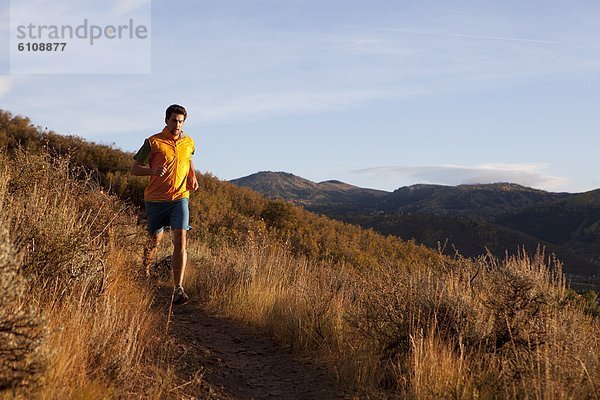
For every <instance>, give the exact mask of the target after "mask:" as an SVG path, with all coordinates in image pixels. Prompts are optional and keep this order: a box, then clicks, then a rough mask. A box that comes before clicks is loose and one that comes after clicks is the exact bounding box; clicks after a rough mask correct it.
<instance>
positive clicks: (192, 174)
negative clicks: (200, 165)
mask: <svg viewBox="0 0 600 400" xmlns="http://www.w3.org/2000/svg"><path fill="white" fill-rule="evenodd" d="M188 184H190V185H191V186H192V190H193V191H194V192H195V191H196V190H198V187H199V186H200V184H199V183H198V178H196V169H194V162H193V161H192V160H190V170H189V172H188Z"/></svg>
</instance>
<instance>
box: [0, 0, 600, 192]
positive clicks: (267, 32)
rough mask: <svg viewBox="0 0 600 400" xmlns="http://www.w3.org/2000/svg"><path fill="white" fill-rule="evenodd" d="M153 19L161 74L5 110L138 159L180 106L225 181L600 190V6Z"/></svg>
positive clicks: (96, 84) (190, 7) (305, 5)
mask: <svg viewBox="0 0 600 400" xmlns="http://www.w3.org/2000/svg"><path fill="white" fill-rule="evenodd" d="M63 1H67V0H61V1H59V2H61V3H62V2H63ZM69 1H72V0H69ZM41 3H44V2H41ZM45 3H47V4H48V5H49V6H51V5H52V4H54V3H55V2H50V1H46V2H45ZM0 4H3V6H2V8H0V13H1V14H0V19H2V18H4V20H6V16H7V15H8V2H7V1H6V0H0ZM90 4H95V6H94V7H96V8H97V7H98V3H97V2H96V3H94V2H90ZM103 4H104V3H103ZM106 4H107V7H109V6H110V7H115V6H118V7H119V8H121V9H126V10H130V9H135V8H136V7H147V6H148V4H149V2H146V1H144V0H127V1H117V0H110V1H106ZM151 6H152V31H151V36H152V64H151V73H150V74H144V75H114V74H113V75H3V76H0V108H2V109H5V110H9V111H11V112H12V113H13V114H20V115H25V116H28V117H30V118H31V119H32V121H33V123H34V124H36V125H40V126H43V127H46V126H47V127H48V128H50V129H52V130H54V131H56V132H59V133H65V134H75V135H78V136H81V137H84V138H86V139H89V140H92V141H96V142H100V143H114V144H115V146H117V147H119V148H122V149H125V150H128V151H134V150H136V149H137V148H138V147H139V146H140V145H141V143H142V142H143V139H144V138H145V137H147V136H149V135H150V134H152V133H155V132H158V131H160V130H161V129H162V127H163V118H164V109H165V108H166V106H168V105H169V104H171V103H179V104H182V105H184V106H186V108H187V109H188V112H189V117H188V121H187V122H186V127H185V131H186V132H187V133H188V134H190V135H191V136H192V137H194V139H195V140H196V143H197V153H196V154H197V155H196V157H195V165H196V167H197V168H198V169H200V170H201V171H203V172H204V171H208V172H211V173H213V174H215V175H216V176H218V177H219V178H222V179H233V178H237V177H241V176H245V175H248V174H251V173H254V172H257V171H263V170H271V171H286V172H291V173H293V174H295V175H299V176H302V177H305V178H308V179H311V180H314V181H321V180H326V179H338V180H342V181H345V182H348V183H351V184H354V185H358V186H364V187H373V188H379V189H385V190H394V189H396V188H398V187H400V186H404V185H410V184H414V183H438V184H449V185H456V184H461V183H487V182H497V181H510V182H516V183H520V184H523V185H527V186H532V187H536V188H541V189H546V190H552V191H568V192H580V191H587V190H592V189H596V188H600V175H599V173H598V171H600V157H598V156H597V153H598V149H600V135H599V134H600V113H599V112H598V111H597V110H598V105H599V104H600V25H599V24H598V21H600V2H597V1H577V0H575V1H547V0H545V1H537V0H532V1H526V2H523V1H512V0H510V1H503V2H499V1H383V0H371V1H366V0H364V1H352V0H345V1H338V0H319V1H317V0H277V1H276V0H270V1H269V0H262V1H261V0H236V1H233V0H218V1H217V0H215V1H202V0H199V1H179V2H167V1H158V0H154V1H152V3H151ZM3 25H4V26H2V27H1V28H0V35H1V34H2V33H6V30H7V29H8V28H6V24H3ZM0 54H2V53H1V52H0ZM0 57H1V55H0ZM5 61H6V60H0V66H1V65H2V62H4V63H5Z"/></svg>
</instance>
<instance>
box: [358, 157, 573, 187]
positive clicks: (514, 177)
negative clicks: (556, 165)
mask: <svg viewBox="0 0 600 400" xmlns="http://www.w3.org/2000/svg"><path fill="white" fill-rule="evenodd" d="M547 167H548V165H547V164H541V163H523V164H480V165H472V166H469V165H453V164H446V165H426V166H383V167H373V168H363V169H358V170H353V171H352V172H353V173H354V174H361V175H368V176H369V177H372V178H374V179H380V180H395V181H410V182H412V183H434V184H441V185H460V184H477V183H479V184H482V183H495V182H511V183H518V184H520V185H523V186H529V187H535V188H543V189H546V190H552V191H555V190H564V189H563V188H564V187H565V185H567V184H568V183H569V180H568V179H567V178H564V177H561V176H551V175H548V174H546V173H545V170H546V169H547Z"/></svg>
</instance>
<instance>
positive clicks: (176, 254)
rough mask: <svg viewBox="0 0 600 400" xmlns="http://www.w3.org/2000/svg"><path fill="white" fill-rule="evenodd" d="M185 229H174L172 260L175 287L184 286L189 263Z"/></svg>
mask: <svg viewBox="0 0 600 400" xmlns="http://www.w3.org/2000/svg"><path fill="white" fill-rule="evenodd" d="M186 234H187V231H186V230H185V229H173V258H172V259H171V268H172V269H173V286H175V287H177V286H183V275H184V273H185V265H186V263H187V252H186V250H185V245H186V243H185V242H186Z"/></svg>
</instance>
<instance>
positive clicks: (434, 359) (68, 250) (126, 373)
mask: <svg viewBox="0 0 600 400" xmlns="http://www.w3.org/2000/svg"><path fill="white" fill-rule="evenodd" d="M0 165H1V166H2V167H0V206H1V207H2V210H3V213H2V215H1V216H0V225H1V226H7V227H9V232H8V236H9V238H8V239H7V241H5V243H4V244H6V243H8V248H9V250H10V251H8V250H6V248H7V246H6V245H5V246H4V247H3V246H0V251H2V253H0V258H2V257H4V258H2V259H3V260H4V259H7V260H10V262H12V263H15V264H18V268H9V269H6V271H8V272H6V271H5V270H2V271H5V272H2V274H3V275H2V279H3V282H6V281H7V280H6V279H11V282H12V281H14V282H15V285H16V287H15V291H16V292H17V293H23V295H19V296H17V297H18V299H17V300H15V301H13V300H14V299H13V300H11V305H10V306H7V305H5V304H4V303H2V308H3V310H0V311H2V312H4V313H5V314H1V313H0V319H1V318H3V317H2V315H8V316H11V315H14V312H13V313H12V314H11V312H12V310H18V309H22V310H25V309H27V313H26V315H27V318H28V320H30V321H32V324H33V325H31V326H35V327H42V326H45V330H43V329H42V330H40V331H35V332H38V333H39V337H38V336H35V335H34V336H32V339H33V341H32V342H31V346H30V348H28V349H29V350H28V351H27V352H26V355H25V356H26V357H25V358H23V360H25V359H27V360H31V361H32V363H31V365H38V364H36V362H38V361H39V362H40V363H42V364H39V365H42V367H43V368H37V367H36V368H37V369H36V368H34V369H33V370H32V375H30V378H28V379H27V381H28V382H27V383H29V385H28V386H27V385H21V384H17V383H13V384H12V386H11V387H12V388H13V389H9V390H8V391H4V392H0V397H5V398H11V397H12V396H16V397H17V398H29V397H33V398H42V399H54V398H81V399H95V398H131V397H135V398H137V397H143V398H157V399H158V398H181V397H185V396H186V393H185V392H183V391H178V390H174V388H176V387H178V386H180V384H181V383H182V382H181V381H180V380H179V379H180V378H178V376H177V374H176V372H175V370H174V369H173V368H172V367H171V366H172V354H171V350H170V343H169V341H168V340H167V341H165V340H164V326H165V320H164V319H165V316H164V315H160V314H158V313H157V311H155V310H154V309H153V308H152V304H151V303H152V295H151V293H150V292H149V289H148V288H147V287H145V286H144V285H141V284H139V283H138V282H137V268H138V266H139V265H140V264H141V263H140V262H139V256H140V254H141V249H142V240H143V239H144V232H143V230H142V229H141V228H139V227H136V225H135V217H134V214H133V213H132V212H131V210H129V209H128V207H127V206H126V205H125V204H123V203H122V202H120V201H118V200H116V199H115V198H113V197H111V196H108V195H106V194H105V193H104V192H102V191H101V190H100V188H99V187H98V186H97V185H95V184H94V182H92V181H90V180H89V179H88V180H86V179H85V178H86V175H85V173H84V172H83V171H80V170H73V169H72V168H71V167H70V166H69V164H68V161H66V160H58V161H57V160H53V159H49V158H47V157H46V156H44V155H41V156H34V155H25V154H21V155H18V156H17V158H16V160H9V159H8V158H7V157H5V156H3V155H1V154H0ZM22 165H29V166H31V165H33V166H35V168H21V166H22ZM74 178H77V179H78V180H76V179H74ZM162 246H163V247H162V248H161V253H162V255H165V254H167V253H168V252H169V241H168V240H164V241H163V245H162ZM188 252H189V260H190V267H189V268H188V272H187V276H186V282H187V283H186V286H187V287H188V288H189V289H190V292H191V294H192V295H193V296H196V297H197V298H200V299H201V300H202V301H203V303H204V304H205V305H206V306H207V307H210V308H212V309H214V310H217V311H220V312H222V313H224V314H226V315H228V316H230V317H232V318H235V319H237V320H239V321H241V322H244V323H247V324H251V325H255V326H258V327H260V328H261V329H262V330H263V331H264V332H266V333H268V334H270V335H272V336H273V337H275V338H276V339H277V340H278V341H280V342H281V343H285V344H287V345H289V346H290V347H291V348H292V349H293V350H294V351H297V352H300V353H303V354H308V355H311V356H312V357H314V358H316V359H318V360H320V361H321V362H323V363H325V364H327V365H329V366H330V368H331V370H332V371H333V372H334V373H335V374H337V376H338V377H339V379H340V381H341V382H343V383H344V384H346V385H348V386H350V387H352V388H354V389H356V391H357V393H358V395H359V396H361V397H368V398H378V397H390V396H392V397H400V398H414V399H430V398H439V399H446V398H455V399H471V398H480V399H495V398H519V399H521V398H523V399H530V398H531V399H586V398H589V399H593V398H598V396H599V395H600V393H599V390H600V385H599V384H598V382H600V325H599V321H598V319H597V318H595V317H593V316H591V315H588V314H586V312H585V311H584V309H583V308H582V307H581V306H580V305H579V304H578V303H577V302H573V301H570V300H569V299H570V298H569V297H568V296H567V294H566V290H565V282H564V281H563V275H562V273H561V270H560V264H558V263H557V262H555V261H553V260H550V259H548V258H545V257H544V256H543V254H541V253H538V254H537V255H535V256H530V255H528V254H526V253H524V252H523V253H522V254H520V255H519V256H518V257H512V258H508V259H506V260H503V261H498V260H495V259H493V258H491V257H482V258H480V259H477V260H469V259H462V258H460V257H458V258H456V259H448V258H444V257H441V256H440V257H435V256H430V257H427V258H425V257H421V256H418V255H413V254H406V255H404V256H403V258H402V261H398V260H387V261H382V262H380V263H377V264H376V265H371V266H370V268H366V269H364V270H360V271H359V270H357V269H356V268H351V267H349V266H348V265H344V264H340V263H332V262H327V261H314V260H311V259H308V258H303V257H298V256H294V255H292V253H291V252H290V251H289V249H288V248H286V247H285V246H283V245H280V244H276V243H275V242H274V241H272V240H270V239H268V237H267V236H258V237H253V236H251V235H250V236H249V237H248V238H247V240H246V241H245V243H242V244H236V245H221V246H218V247H210V246H209V245H207V244H205V243H203V242H198V241H193V240H192V241H190V243H189V247H188ZM9 253H10V254H9ZM10 262H9V263H10ZM4 264H6V263H4ZM5 286H6V285H5ZM7 288H8V289H10V286H6V287H4V286H3V288H2V290H4V291H6V290H7ZM13 307H15V308H13ZM19 307H21V308H19ZM7 310H8V313H7ZM6 320H9V319H7V318H5V319H4V320H0V323H3V321H6ZM36 329H37V328H36ZM36 335H37V333H36ZM38 338H39V339H43V340H41V341H38ZM38 355H39V357H38ZM27 357H29V358H27ZM33 361H35V362H33ZM28 362H29V361H26V362H25V364H24V365H27V363H28ZM188 389H189V390H192V389H193V388H192V387H191V385H190V386H187V387H186V390H188ZM188 394H189V393H188Z"/></svg>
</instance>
